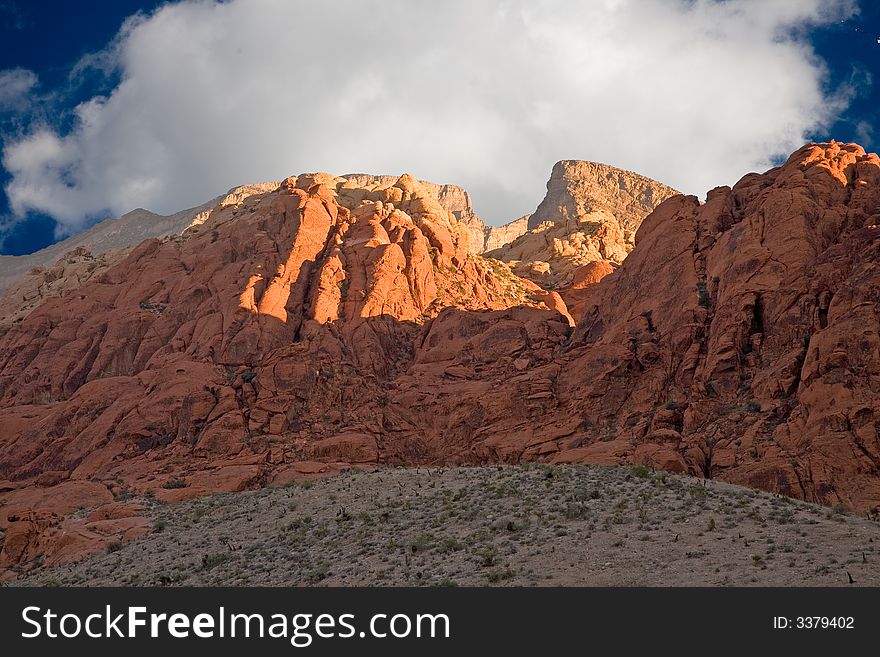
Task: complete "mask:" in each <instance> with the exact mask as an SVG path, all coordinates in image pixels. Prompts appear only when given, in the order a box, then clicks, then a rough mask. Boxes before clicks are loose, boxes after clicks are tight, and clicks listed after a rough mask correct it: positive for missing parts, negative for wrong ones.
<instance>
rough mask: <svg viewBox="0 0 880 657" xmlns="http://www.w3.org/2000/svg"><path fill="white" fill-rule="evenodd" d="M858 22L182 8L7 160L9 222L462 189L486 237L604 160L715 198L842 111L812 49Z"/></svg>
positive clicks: (469, 4) (272, 1)
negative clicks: (412, 186)
mask: <svg viewBox="0 0 880 657" xmlns="http://www.w3.org/2000/svg"><path fill="white" fill-rule="evenodd" d="M853 11H854V6H853V3H852V2H848V1H846V0H836V1H833V0H799V1H798V2H790V1H788V0H768V1H764V2H756V1H750V0H727V1H726V2H720V3H717V2H711V1H708V0H690V1H686V0H678V1H676V0H639V1H636V0H606V1H605V2H580V1H576V0H570V1H563V0H528V1H525V0H522V1H519V2H513V1H510V2H505V1H502V0H498V1H492V0H477V1H475V0H457V1H445V2H442V3H441V2H428V1H426V0H382V1H378V0H376V1H362V2H342V1H339V0H327V1H323V2H315V1H314V0H308V1H292V0H232V1H229V2H224V3H216V2H208V1H198V2H195V1H192V2H182V3H179V4H175V5H170V6H165V7H163V8H162V9H160V10H159V11H158V12H157V13H155V14H153V15H151V16H146V17H139V18H136V19H133V20H131V21H129V22H128V23H127V24H126V26H125V27H124V28H123V30H122V32H121V33H120V35H119V36H118V37H117V39H116V40H115V41H114V43H113V44H112V46H111V47H109V48H108V51H107V52H105V53H103V54H102V55H101V56H100V57H99V58H97V59H95V58H94V56H92V59H90V60H87V61H86V62H85V63H84V64H82V66H95V62H96V61H97V62H100V64H101V65H102V66H106V65H107V62H108V61H109V62H112V63H115V65H116V67H117V68H118V70H119V72H120V74H121V82H120V84H119V86H118V87H117V88H116V89H115V90H113V92H112V94H110V95H109V96H108V97H107V98H98V99H94V100H93V101H90V102H89V103H86V104H84V105H83V106H81V107H80V108H78V116H79V120H78V123H77V126H76V127H75V129H74V130H73V131H72V132H70V133H69V134H66V135H57V134H53V133H52V132H51V131H48V130H47V129H46V128H45V127H44V128H41V129H40V130H37V131H35V132H33V133H32V134H30V135H27V136H25V137H24V138H22V139H21V140H19V141H16V142H14V143H11V144H8V145H7V147H6V148H5V150H4V157H3V164H4V166H5V167H6V168H7V169H8V171H9V172H10V174H11V175H12V180H11V182H10V183H9V185H8V187H7V190H6V191H7V194H8V196H9V199H10V203H11V206H12V208H13V209H14V211H16V212H18V213H22V212H25V211H27V210H30V209H32V210H38V211H43V212H48V213H51V214H52V215H53V216H55V217H56V218H57V219H58V220H59V221H60V222H62V230H64V231H75V230H77V229H78V228H79V227H81V225H82V222H83V218H84V217H86V216H89V215H95V214H96V213H100V212H102V211H105V210H107V211H110V212H113V213H122V212H125V211H127V210H129V209H131V208H133V207H136V206H143V207H147V208H150V209H153V210H156V211H161V212H170V211H174V210H177V209H180V208H182V207H185V206H188V205H195V204H198V203H200V202H202V201H204V200H205V199H207V198H210V197H211V196H213V195H215V194H217V193H219V192H221V191H223V190H224V189H225V188H228V187H231V186H233V185H235V184H239V183H244V182H250V181H256V180H265V179H277V178H281V177H283V176H286V175H289V174H293V173H298V172H302V171H314V170H324V171H331V172H335V173H346V172H352V171H367V172H376V173H401V172H403V171H409V172H412V173H413V174H415V175H416V176H418V177H421V178H427V179H431V180H436V181H440V182H454V183H458V184H461V185H463V186H464V187H465V188H467V189H469V190H470V191H471V192H472V194H473V196H474V198H475V203H476V204H477V210H478V211H479V212H481V214H483V216H484V217H486V218H488V219H489V220H491V221H494V222H496V223H497V222H500V221H503V220H507V219H512V218H515V217H517V216H519V215H521V214H523V213H525V212H528V211H530V210H532V209H534V207H535V206H536V205H537V203H538V202H539V201H540V200H541V197H542V196H543V191H544V183H545V182H546V177H547V175H548V174H549V171H550V168H551V166H552V165H553V163H554V162H555V161H557V160H559V159H563V158H581V159H591V160H599V161H602V162H607V163H609V164H613V165H616V166H620V167H624V168H627V169H633V170H635V171H638V172H641V173H644V174H646V175H649V176H651V177H654V178H657V179H659V180H661V181H663V182H666V183H669V184H671V185H673V186H675V187H678V188H679V189H682V190H683V191H686V192H691V193H697V194H703V193H704V192H705V191H706V190H707V189H709V188H711V187H714V186H715V185H718V184H729V183H732V182H734V181H736V180H737V179H738V178H739V177H740V176H741V175H742V174H744V173H746V172H748V171H751V170H760V169H763V168H767V167H769V166H770V165H771V162H772V158H773V157H774V156H778V155H779V154H780V153H788V152H790V151H792V150H794V149H795V148H797V147H798V146H800V145H801V144H802V143H803V141H804V140H805V138H806V137H805V136H806V134H807V133H808V132H809V131H811V130H812V129H814V128H816V127H818V126H821V125H823V124H827V123H828V122H829V121H830V120H831V119H832V118H833V115H834V114H835V113H836V112H837V111H839V110H840V109H841V105H842V104H843V103H845V102H846V100H845V99H843V98H842V97H837V96H835V95H831V94H829V93H828V92H826V91H824V90H823V89H824V85H825V82H826V81H825V75H826V73H825V69H824V67H823V64H822V62H821V61H819V60H818V59H817V58H816V57H815V55H814V53H813V51H812V50H811V48H810V46H809V42H808V40H807V38H806V36H805V32H806V30H807V29H808V28H809V27H810V26H812V25H814V24H821V23H826V22H829V21H833V20H840V19H841V18H843V17H845V16H847V15H849V14H850V13H852V12H853Z"/></svg>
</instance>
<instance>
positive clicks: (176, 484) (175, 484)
mask: <svg viewBox="0 0 880 657" xmlns="http://www.w3.org/2000/svg"><path fill="white" fill-rule="evenodd" d="M162 488H166V489H168V490H173V489H175V488H186V482H185V481H184V480H183V479H180V478H179V477H175V478H174V479H169V480H168V481H166V482H165V483H164V484H162Z"/></svg>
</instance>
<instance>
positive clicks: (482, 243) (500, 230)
mask: <svg viewBox="0 0 880 657" xmlns="http://www.w3.org/2000/svg"><path fill="white" fill-rule="evenodd" d="M342 177H343V178H345V179H346V180H347V181H349V183H351V184H352V185H354V186H356V187H360V188H364V189H376V188H381V187H390V186H392V185H394V183H395V182H396V181H397V176H374V175H370V174H366V173H350V174H347V175H345V176H342ZM418 182H419V184H420V185H421V186H422V188H423V189H424V190H425V191H426V192H428V193H429V194H430V195H431V196H433V197H434V198H435V199H437V202H438V203H439V204H440V206H441V207H442V208H443V209H444V210H446V211H447V212H450V213H452V215H453V216H454V217H455V218H456V219H457V220H458V221H460V222H462V223H463V224H464V225H465V226H466V227H467V229H468V245H467V248H468V251H470V252H471V253H475V254H480V253H483V252H485V251H489V250H491V249H497V248H498V247H501V246H504V245H505V244H507V243H509V242H512V241H513V240H515V239H516V238H517V237H519V236H520V235H522V234H523V233H525V232H526V230H527V229H528V228H527V226H528V215H526V216H525V217H521V218H519V219H516V220H514V221H511V222H510V223H507V224H505V225H503V226H487V225H486V224H485V222H483V220H482V219H480V217H478V216H477V213H476V212H475V211H474V206H473V204H472V203H471V195H470V194H468V193H467V192H466V191H465V190H463V189H462V188H461V187H458V186H457V185H438V184H437V183H432V182H428V181H426V180H419V181H418Z"/></svg>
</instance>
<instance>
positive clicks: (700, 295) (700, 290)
mask: <svg viewBox="0 0 880 657" xmlns="http://www.w3.org/2000/svg"><path fill="white" fill-rule="evenodd" d="M697 303H699V304H700V306H702V307H703V308H708V307H709V290H707V289H706V283H704V282H703V281H700V282H699V283H697Z"/></svg>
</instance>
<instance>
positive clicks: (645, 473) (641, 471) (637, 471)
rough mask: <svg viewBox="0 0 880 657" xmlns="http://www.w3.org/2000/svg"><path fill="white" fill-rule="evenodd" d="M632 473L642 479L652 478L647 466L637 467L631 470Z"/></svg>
mask: <svg viewBox="0 0 880 657" xmlns="http://www.w3.org/2000/svg"><path fill="white" fill-rule="evenodd" d="M630 472H632V473H633V474H634V475H635V476H636V477H639V478H641V479H647V478H648V477H650V476H651V470H650V469H649V468H648V466H646V465H635V466H633V467H632V468H630Z"/></svg>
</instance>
